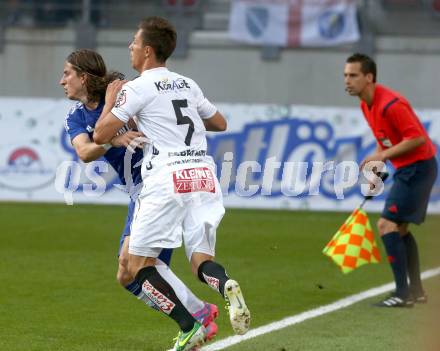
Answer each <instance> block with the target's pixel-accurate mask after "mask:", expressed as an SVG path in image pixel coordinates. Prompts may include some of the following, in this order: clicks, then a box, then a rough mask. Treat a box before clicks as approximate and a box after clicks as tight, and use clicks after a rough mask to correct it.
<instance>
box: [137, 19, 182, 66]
mask: <svg viewBox="0 0 440 351" xmlns="http://www.w3.org/2000/svg"><path fill="white" fill-rule="evenodd" d="M139 29H140V30H141V31H142V32H141V34H142V35H141V38H142V44H143V45H148V46H151V47H152V48H153V50H154V53H155V54H156V59H157V60H158V61H159V62H162V63H164V62H165V61H166V60H167V59H168V58H169V57H170V56H171V54H172V53H173V51H174V49H175V48H176V41H177V33H176V29H175V28H174V26H173V25H172V24H171V23H170V22H169V21H167V20H166V19H165V18H162V17H148V18H145V19H143V20H142V21H141V22H140V23H139Z"/></svg>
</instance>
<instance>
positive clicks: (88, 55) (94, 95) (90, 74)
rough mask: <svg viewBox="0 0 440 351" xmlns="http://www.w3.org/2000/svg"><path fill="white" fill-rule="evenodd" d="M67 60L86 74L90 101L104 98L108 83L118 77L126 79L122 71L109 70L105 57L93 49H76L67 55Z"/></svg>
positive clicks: (79, 72) (80, 72)
mask: <svg viewBox="0 0 440 351" xmlns="http://www.w3.org/2000/svg"><path fill="white" fill-rule="evenodd" d="M66 61H67V62H69V63H70V64H71V65H72V68H73V69H74V70H75V71H76V72H77V73H78V74H84V75H86V77H87V79H86V89H87V100H88V101H90V102H99V101H101V100H103V99H104V98H105V91H106V89H107V85H109V84H110V83H111V82H112V81H114V80H116V79H124V75H123V74H122V73H120V72H117V71H109V72H107V67H106V66H105V63H104V59H103V58H102V56H101V55H100V54H98V53H97V52H96V51H93V50H89V49H79V50H75V51H74V52H72V53H71V54H70V55H69V56H67V59H66Z"/></svg>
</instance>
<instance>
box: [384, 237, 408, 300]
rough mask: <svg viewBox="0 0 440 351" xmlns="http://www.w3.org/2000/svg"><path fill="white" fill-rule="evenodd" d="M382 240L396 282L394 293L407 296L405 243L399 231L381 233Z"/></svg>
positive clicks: (402, 296) (403, 296)
mask: <svg viewBox="0 0 440 351" xmlns="http://www.w3.org/2000/svg"><path fill="white" fill-rule="evenodd" d="M382 241H383V243H384V245H385V250H386V252H387V255H388V262H389V263H390V265H391V269H392V271H393V275H394V281H395V282H396V295H397V296H399V297H401V298H407V297H408V295H409V289H408V280H407V271H408V269H407V263H406V249H405V244H404V242H403V240H402V238H401V237H400V234H399V232H391V233H387V234H385V235H383V236H382Z"/></svg>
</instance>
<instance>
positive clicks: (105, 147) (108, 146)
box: [101, 144, 113, 151]
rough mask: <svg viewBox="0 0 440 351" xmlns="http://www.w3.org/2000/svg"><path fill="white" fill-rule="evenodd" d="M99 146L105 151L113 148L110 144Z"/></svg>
mask: <svg viewBox="0 0 440 351" xmlns="http://www.w3.org/2000/svg"><path fill="white" fill-rule="evenodd" d="M101 146H102V147H103V148H104V150H105V151H108V150H109V149H111V148H112V147H113V145H112V144H102V145H101Z"/></svg>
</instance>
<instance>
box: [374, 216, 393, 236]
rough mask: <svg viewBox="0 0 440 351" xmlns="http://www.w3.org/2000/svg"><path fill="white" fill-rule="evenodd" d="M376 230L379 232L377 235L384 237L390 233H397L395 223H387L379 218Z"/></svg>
mask: <svg viewBox="0 0 440 351" xmlns="http://www.w3.org/2000/svg"><path fill="white" fill-rule="evenodd" d="M377 229H378V231H379V235H385V234H388V233H391V232H396V231H398V226H397V224H396V223H394V222H391V221H389V220H388V219H385V218H380V219H379V220H378V221H377Z"/></svg>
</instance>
